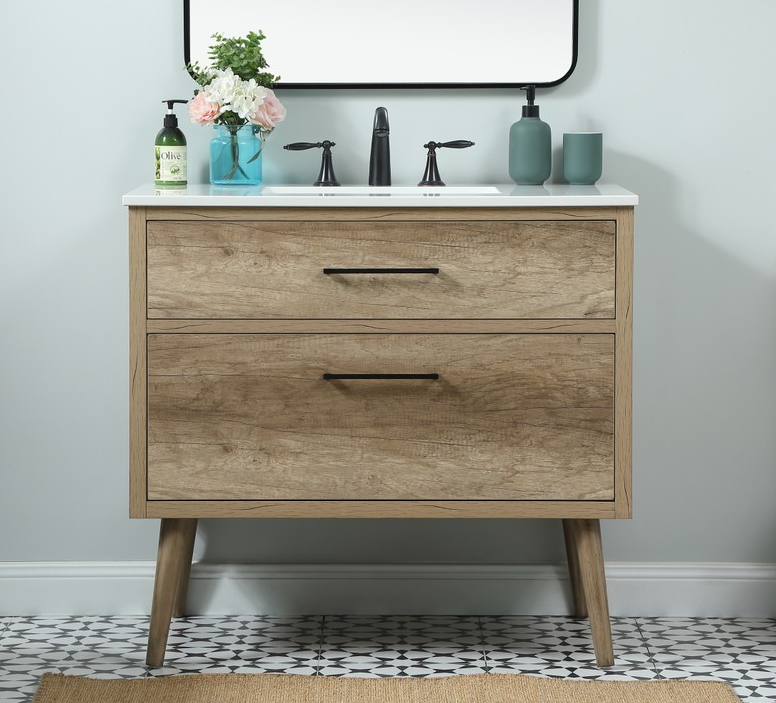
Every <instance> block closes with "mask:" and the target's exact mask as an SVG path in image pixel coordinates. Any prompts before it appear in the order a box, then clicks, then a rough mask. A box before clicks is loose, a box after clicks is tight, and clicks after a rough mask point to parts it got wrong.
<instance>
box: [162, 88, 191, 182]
mask: <svg viewBox="0 0 776 703" xmlns="http://www.w3.org/2000/svg"><path fill="white" fill-rule="evenodd" d="M162 102H163V103H167V114H166V115H165V116H164V126H163V127H162V129H160V130H159V134H157V135H156V141H155V142H154V154H155V157H156V171H155V177H154V183H155V184H156V185H158V186H185V185H186V137H185V136H184V134H183V132H181V130H180V129H179V128H178V118H177V117H176V116H175V113H174V112H173V105H174V104H175V103H184V104H185V103H187V102H188V100H162Z"/></svg>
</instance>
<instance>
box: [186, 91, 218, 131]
mask: <svg viewBox="0 0 776 703" xmlns="http://www.w3.org/2000/svg"><path fill="white" fill-rule="evenodd" d="M209 97H210V93H206V92H205V91H204V90H200V91H199V93H197V94H196V95H195V96H194V97H193V98H192V99H191V100H190V101H189V115H191V121H192V122H196V123H198V124H213V122H214V121H215V119H216V117H218V115H219V114H220V112H221V106H220V105H219V104H218V103H216V102H210V101H209V100H208V98H209Z"/></svg>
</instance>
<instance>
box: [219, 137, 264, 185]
mask: <svg viewBox="0 0 776 703" xmlns="http://www.w3.org/2000/svg"><path fill="white" fill-rule="evenodd" d="M214 126H215V130H216V135H215V137H213V139H212V140H211V141H210V182H211V183H213V184H214V185H241V186H245V185H251V186H253V185H258V184H259V183H261V156H262V154H261V151H262V147H263V146H264V140H263V138H262V136H263V135H262V133H261V128H260V127H258V126H257V125H252V124H243V125H223V124H217V125H214Z"/></svg>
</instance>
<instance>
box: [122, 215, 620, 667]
mask: <svg viewBox="0 0 776 703" xmlns="http://www.w3.org/2000/svg"><path fill="white" fill-rule="evenodd" d="M632 240H633V208H632V207H604V208H594V207H584V208H545V209H539V208H523V207H520V208H503V207H499V208H460V207H454V208H407V209H394V208H363V207H350V208H319V209H315V208H270V207H250V208H249V207H246V208H230V207H200V208H183V207H174V208H168V207H149V208H146V207H131V208H130V266H131V294H130V297H131V414H130V416H131V428H130V431H131V443H130V514H131V516H132V517H138V518H161V519H162V525H161V533H160V544H159V556H158V564H157V575H156V584H155V591H154V601H153V607H152V619H151V632H150V636H149V649H148V662H149V664H152V665H160V664H161V662H162V660H163V659H164V651H165V645H166V639H167V634H168V629H169V622H170V617H171V616H172V615H174V614H176V613H180V612H181V611H182V608H183V604H184V601H185V594H186V587H187V582H188V575H189V568H190V562H191V553H192V549H193V544H194V533H195V529H196V521H197V519H199V518H207V517H286V518H289V517H295V518H301V517H349V518H353V517H363V518H374V517H394V518H401V517H407V518H411V517H413V518H435V517H438V518H454V517H460V518H472V517H478V518H483V517H488V518H497V517H504V518H506V517H509V518H519V517H530V518H537V517H546V518H559V519H562V520H563V527H564V535H565V538H566V546H567V552H568V557H569V572H570V576H571V584H572V591H573V596H574V607H575V609H576V611H577V614H578V615H579V616H585V615H588V614H589V616H590V620H591V629H592V633H593V639H594V644H595V648H596V656H597V659H598V661H599V663H600V664H604V665H606V664H611V663H612V661H613V656H612V645H611V634H610V628H609V616H608V606H607V599H606V586H605V581H604V572H603V557H602V552H601V542H600V528H599V522H598V521H599V519H600V518H627V517H630V514H631V460H630V456H631V269H632Z"/></svg>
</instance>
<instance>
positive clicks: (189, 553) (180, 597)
mask: <svg viewBox="0 0 776 703" xmlns="http://www.w3.org/2000/svg"><path fill="white" fill-rule="evenodd" d="M196 536H197V520H186V521H185V524H184V525H183V540H182V542H183V546H182V551H183V564H182V566H181V571H180V576H179V577H178V587H177V589H176V593H175V603H174V604H173V609H172V616H173V617H175V618H180V617H183V616H184V615H185V614H186V596H187V595H188V592H189V579H190V577H191V559H192V557H193V555H194V540H195V539H196Z"/></svg>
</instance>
